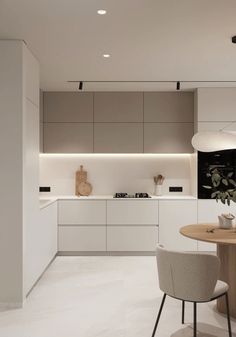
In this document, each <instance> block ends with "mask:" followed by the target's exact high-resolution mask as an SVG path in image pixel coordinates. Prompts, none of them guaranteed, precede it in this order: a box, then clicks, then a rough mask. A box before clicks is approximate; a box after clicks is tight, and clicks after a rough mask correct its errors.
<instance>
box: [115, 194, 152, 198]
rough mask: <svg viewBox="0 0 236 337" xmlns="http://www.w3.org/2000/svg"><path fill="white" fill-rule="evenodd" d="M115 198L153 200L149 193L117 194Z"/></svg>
mask: <svg viewBox="0 0 236 337" xmlns="http://www.w3.org/2000/svg"><path fill="white" fill-rule="evenodd" d="M113 198H151V197H150V195H149V194H148V193H135V194H128V193H115V195H114V197H113Z"/></svg>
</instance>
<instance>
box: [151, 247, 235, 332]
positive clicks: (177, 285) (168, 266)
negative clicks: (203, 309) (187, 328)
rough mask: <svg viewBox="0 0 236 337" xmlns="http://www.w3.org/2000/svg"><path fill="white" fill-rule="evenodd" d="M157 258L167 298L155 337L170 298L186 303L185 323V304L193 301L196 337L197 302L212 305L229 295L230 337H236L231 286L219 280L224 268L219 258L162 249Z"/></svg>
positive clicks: (183, 304)
mask: <svg viewBox="0 0 236 337" xmlns="http://www.w3.org/2000/svg"><path fill="white" fill-rule="evenodd" d="M156 257H157V268H158V276H159V285H160V289H161V290H162V291H163V292H164V296H163V299H162V303H161V307H160V310H159V313H158V316H157V320H156V323H155V326H154V330H153V333H152V337H154V336H155V333H156V328H157V325H158V322H159V319H160V316H161V312H162V309H163V306H164V303H165V299H166V295H168V296H171V297H174V298H176V299H179V300H181V301H182V323H183V324H184V309H185V301H187V302H193V307H194V329H193V330H194V335H193V336H194V337H196V336H197V303H198V302H209V301H213V300H215V299H216V298H218V297H221V296H225V300H226V307H227V319H228V330H229V337H232V333H231V324H230V316H229V301H228V288H229V286H228V284H227V283H225V282H223V281H219V280H218V276H219V268H220V260H219V259H218V257H217V256H214V255H210V254H202V253H190V252H178V251H170V250H166V249H164V248H163V247H161V246H158V247H157V255H156Z"/></svg>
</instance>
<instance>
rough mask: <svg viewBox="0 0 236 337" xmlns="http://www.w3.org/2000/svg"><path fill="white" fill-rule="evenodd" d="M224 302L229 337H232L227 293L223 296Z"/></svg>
mask: <svg viewBox="0 0 236 337" xmlns="http://www.w3.org/2000/svg"><path fill="white" fill-rule="evenodd" d="M225 302H226V310H227V321H228V330H229V337H232V331H231V322H230V312H229V297H228V293H226V294H225Z"/></svg>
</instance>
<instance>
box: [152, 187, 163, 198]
mask: <svg viewBox="0 0 236 337" xmlns="http://www.w3.org/2000/svg"><path fill="white" fill-rule="evenodd" d="M154 195H157V196H161V195H162V185H155V189H154Z"/></svg>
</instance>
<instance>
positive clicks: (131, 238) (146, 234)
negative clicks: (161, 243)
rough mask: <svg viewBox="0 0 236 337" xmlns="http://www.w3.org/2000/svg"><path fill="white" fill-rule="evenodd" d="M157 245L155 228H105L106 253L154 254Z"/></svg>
mask: <svg viewBox="0 0 236 337" xmlns="http://www.w3.org/2000/svg"><path fill="white" fill-rule="evenodd" d="M157 244H158V227H156V226H146V227H144V226H110V227H107V250H108V251H117V252H119V251H120V252H121V251H133V252H135V251H137V252H138V251H147V252H154V251H155V249H156V246H157Z"/></svg>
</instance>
